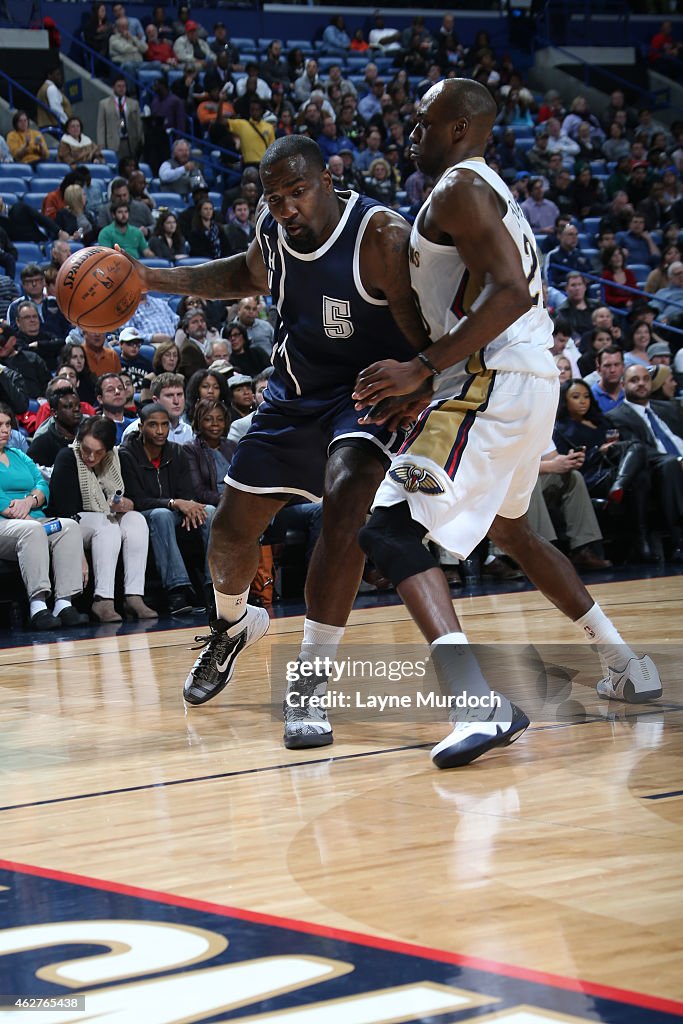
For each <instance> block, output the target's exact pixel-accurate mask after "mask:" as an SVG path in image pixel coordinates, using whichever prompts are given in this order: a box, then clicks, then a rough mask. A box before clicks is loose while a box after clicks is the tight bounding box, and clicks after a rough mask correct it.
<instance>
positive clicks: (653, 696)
mask: <svg viewBox="0 0 683 1024" xmlns="http://www.w3.org/2000/svg"><path fill="white" fill-rule="evenodd" d="M603 665H604V668H605V673H606V674H605V678H604V679H601V680H600V682H599V683H598V684H597V686H596V690H597V691H598V697H602V699H603V700H620V701H623V702H624V703H625V704H647V703H648V701H651V700H657V698H658V697H661V696H662V681H661V679H660V678H659V672H658V671H657V666H656V665H655V663H654V661H653V660H652V658H650V657H649V656H648V655H647V654H644V655H643V657H642V658H631V659H630V660H629V661H628V662H627V664H626V668H624V669H623V670H622V671H621V672H619V671H617V669H615V668H611V667H610V666H608V665H605V664H604V662H603Z"/></svg>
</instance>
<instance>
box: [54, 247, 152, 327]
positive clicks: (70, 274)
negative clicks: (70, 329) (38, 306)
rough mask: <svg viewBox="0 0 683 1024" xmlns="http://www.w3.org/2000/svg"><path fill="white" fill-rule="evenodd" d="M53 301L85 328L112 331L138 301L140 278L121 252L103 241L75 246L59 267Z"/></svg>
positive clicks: (126, 316) (135, 307) (129, 315)
mask: <svg viewBox="0 0 683 1024" xmlns="http://www.w3.org/2000/svg"><path fill="white" fill-rule="evenodd" d="M56 290H57V304H58V306H59V308H60V309H61V311H62V313H63V314H64V316H65V317H66V318H67V320H69V321H70V322H71V323H72V324H76V325H77V326H78V327H82V328H84V329H85V330H86V331H113V330H115V329H116V328H117V327H120V326H121V324H125V322H126V320H130V318H131V317H132V315H133V313H134V312H135V310H136V309H137V306H138V303H139V301H140V294H141V291H142V289H141V286H140V279H139V277H138V275H137V273H136V271H135V267H134V266H133V264H132V263H131V262H130V260H128V259H127V258H126V257H125V256H124V255H123V253H120V252H116V250H115V249H108V248H106V246H103V245H92V246H90V248H88V249H79V250H78V251H77V252H74V253H72V254H71V256H69V258H68V260H65V261H64V263H63V264H62V266H61V267H60V268H59V273H58V274H57V282H56Z"/></svg>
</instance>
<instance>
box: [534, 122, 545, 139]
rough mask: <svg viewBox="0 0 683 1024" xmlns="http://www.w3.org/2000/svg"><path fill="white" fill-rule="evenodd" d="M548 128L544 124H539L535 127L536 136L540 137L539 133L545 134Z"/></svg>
mask: <svg viewBox="0 0 683 1024" xmlns="http://www.w3.org/2000/svg"><path fill="white" fill-rule="evenodd" d="M547 134H548V129H547V127H546V125H545V124H539V125H538V126H537V128H536V138H537V139H538V138H540V137H541V135H547Z"/></svg>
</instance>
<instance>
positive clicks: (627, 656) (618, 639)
mask: <svg viewBox="0 0 683 1024" xmlns="http://www.w3.org/2000/svg"><path fill="white" fill-rule="evenodd" d="M574 625H575V626H577V627H578V629H580V630H582V631H583V635H584V637H585V638H586V640H588V642H589V643H591V644H593V645H594V646H595V648H596V650H597V652H598V654H600V655H601V656H602V657H603V658H604V659H605V660H606V661H607V664H608V665H609V666H610V667H611V668H615V669H616V670H617V671H621V670H622V669H625V668H626V665H627V663H628V662H629V661H630V660H631V658H635V657H636V655H635V654H634V652H633V651H632V650H631V648H630V647H629V646H628V644H626V643H624V640H623V638H622V636H621V634H620V632H619V630H618V629H617V627H616V626H615V625H614V623H613V622H612V620H611V619H608V618H607V616H606V615H605V613H604V612H603V610H602V608H601V607H600V605H599V604H598V603H597V601H596V603H595V604H594V605H593V606H592V607H591V608H589V609H588V611H587V612H586V614H585V615H582V616H581V618H580V619H576V620H575V622H574Z"/></svg>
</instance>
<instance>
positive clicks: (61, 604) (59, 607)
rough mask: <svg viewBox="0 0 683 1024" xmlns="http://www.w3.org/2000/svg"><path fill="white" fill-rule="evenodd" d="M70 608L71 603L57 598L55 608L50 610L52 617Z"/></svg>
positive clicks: (63, 598) (62, 598)
mask: <svg viewBox="0 0 683 1024" xmlns="http://www.w3.org/2000/svg"><path fill="white" fill-rule="evenodd" d="M70 607H71V601H67V599H66V598H65V597H60V598H58V599H57V600H56V601H55V606H54V608H53V609H52V614H53V615H59V613H60V612H63V611H64V609H65V608H70Z"/></svg>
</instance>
